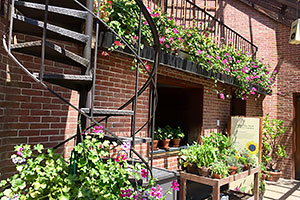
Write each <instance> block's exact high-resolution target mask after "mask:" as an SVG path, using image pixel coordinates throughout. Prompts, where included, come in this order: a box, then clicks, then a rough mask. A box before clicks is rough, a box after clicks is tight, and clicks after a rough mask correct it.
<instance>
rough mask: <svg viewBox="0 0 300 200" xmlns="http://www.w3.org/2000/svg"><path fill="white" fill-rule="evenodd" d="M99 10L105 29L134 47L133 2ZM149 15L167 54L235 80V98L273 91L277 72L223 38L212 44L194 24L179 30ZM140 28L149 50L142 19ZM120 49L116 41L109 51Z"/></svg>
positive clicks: (171, 22)
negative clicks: (102, 12) (180, 54)
mask: <svg viewBox="0 0 300 200" xmlns="http://www.w3.org/2000/svg"><path fill="white" fill-rule="evenodd" d="M101 9H104V10H105V13H108V14H105V15H103V19H106V17H107V16H109V17H108V18H109V20H107V22H108V25H109V26H110V27H112V28H113V29H114V30H115V31H116V32H117V33H118V34H119V35H120V36H122V37H124V38H125V40H126V41H127V42H128V43H129V44H131V45H132V46H133V47H134V45H135V44H136V42H137V40H138V27H139V8H138V6H137V5H136V3H135V1H133V0H121V1H119V0H118V1H116V0H112V1H108V2H107V3H106V4H104V5H102V7H101ZM148 11H149V13H150V14H151V16H152V18H153V21H154V23H155V24H156V27H157V29H158V32H159V37H160V44H161V48H162V50H164V51H165V52H166V53H171V54H175V55H177V53H178V51H180V50H183V51H186V52H188V53H189V54H190V55H191V56H190V58H189V59H190V60H191V61H193V62H195V63H198V64H199V65H200V66H202V68H203V69H206V70H211V71H212V72H219V73H223V74H227V75H230V76H232V77H234V78H235V79H236V82H237V84H238V86H239V88H237V89H236V93H237V96H238V97H241V98H243V99H246V98H247V96H248V95H254V94H256V93H257V91H258V90H259V87H261V88H263V89H264V90H266V91H268V92H270V91H271V90H272V87H273V86H274V84H275V78H276V73H277V72H276V71H274V72H273V73H271V72H269V71H268V66H267V65H265V64H263V63H262V61H261V60H257V59H253V58H252V55H250V54H249V53H248V52H244V51H241V50H236V49H234V48H233V47H232V46H233V45H232V43H231V42H229V44H225V43H223V40H222V38H221V40H220V41H214V40H213V39H212V38H211V37H210V32H209V29H205V30H201V29H200V28H198V27H197V26H196V25H195V24H194V26H192V27H184V26H179V25H177V24H176V21H175V19H173V18H171V17H169V14H168V13H164V12H162V11H161V10H160V9H154V10H151V9H150V8H148ZM141 28H142V32H141V33H142V38H141V41H142V42H143V43H142V44H144V45H149V46H151V45H152V44H153V41H152V34H151V31H150V28H149V25H148V23H147V21H146V20H145V19H144V18H143V19H142V27H141ZM219 43H220V44H221V45H219ZM217 44H218V45H217ZM121 46H122V44H121V43H120V41H118V40H117V41H116V42H115V43H113V46H112V47H111V48H110V50H114V49H116V48H118V47H121ZM142 47H143V46H142ZM216 80H217V79H216Z"/></svg>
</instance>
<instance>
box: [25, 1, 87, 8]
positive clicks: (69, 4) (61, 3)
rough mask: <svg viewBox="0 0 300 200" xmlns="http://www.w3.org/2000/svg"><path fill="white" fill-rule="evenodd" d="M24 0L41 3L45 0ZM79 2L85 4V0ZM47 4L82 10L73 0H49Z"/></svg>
mask: <svg viewBox="0 0 300 200" xmlns="http://www.w3.org/2000/svg"><path fill="white" fill-rule="evenodd" d="M26 1H27V2H33V3H41V2H43V3H44V2H45V1H41V0H26ZM79 2H80V3H82V4H83V5H86V0H79ZM49 5H53V6H59V7H65V8H72V9H78V10H82V7H81V6H79V5H78V4H77V3H76V2H75V1H74V0H71V1H66V0H50V1H49Z"/></svg>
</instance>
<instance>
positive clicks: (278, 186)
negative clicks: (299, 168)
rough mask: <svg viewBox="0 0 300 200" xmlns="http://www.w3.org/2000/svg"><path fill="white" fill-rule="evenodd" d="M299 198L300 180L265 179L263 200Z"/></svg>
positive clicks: (295, 199)
mask: <svg viewBox="0 0 300 200" xmlns="http://www.w3.org/2000/svg"><path fill="white" fill-rule="evenodd" d="M275 199H276V200H277V199H278V200H285V199H286V200H300V181H297V180H287V179H280V180H279V181H278V182H268V181H266V192H265V195H264V200H275Z"/></svg>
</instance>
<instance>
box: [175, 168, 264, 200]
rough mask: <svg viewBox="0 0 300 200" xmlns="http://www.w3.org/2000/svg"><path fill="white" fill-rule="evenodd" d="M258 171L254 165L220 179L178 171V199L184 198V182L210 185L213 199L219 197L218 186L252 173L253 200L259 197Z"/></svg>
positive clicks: (217, 199) (184, 199) (215, 199)
mask: <svg viewBox="0 0 300 200" xmlns="http://www.w3.org/2000/svg"><path fill="white" fill-rule="evenodd" d="M259 172H260V168H259V167H256V168H253V169H249V170H247V171H244V172H241V173H239V174H235V175H232V176H229V177H226V178H222V179H212V178H208V177H204V176H199V175H195V174H191V173H187V172H180V200H186V182H187V180H189V181H194V182H196V183H201V184H204V185H209V186H212V188H213V200H219V199H220V187H221V186H222V185H225V184H228V183H230V182H233V181H237V180H239V179H242V178H246V177H247V176H250V175H251V174H254V200H258V199H259Z"/></svg>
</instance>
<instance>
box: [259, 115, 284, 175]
mask: <svg viewBox="0 0 300 200" xmlns="http://www.w3.org/2000/svg"><path fill="white" fill-rule="evenodd" d="M283 124H284V121H283V120H278V119H272V120H270V119H269V115H268V114H267V115H266V116H265V117H264V118H263V137H262V139H263V140H262V162H263V163H264V164H265V165H266V167H267V168H268V170H274V166H275V164H276V163H277V162H278V159H279V158H285V157H287V154H286V150H285V148H286V147H285V145H283V144H280V139H281V137H282V136H283V134H284V133H285V131H286V127H284V125H283Z"/></svg>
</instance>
